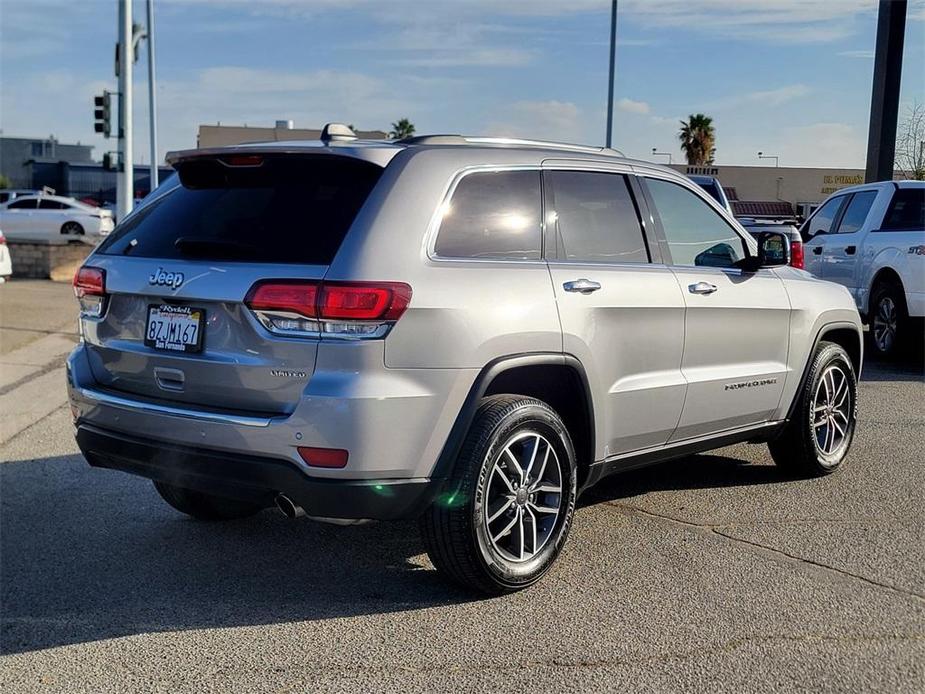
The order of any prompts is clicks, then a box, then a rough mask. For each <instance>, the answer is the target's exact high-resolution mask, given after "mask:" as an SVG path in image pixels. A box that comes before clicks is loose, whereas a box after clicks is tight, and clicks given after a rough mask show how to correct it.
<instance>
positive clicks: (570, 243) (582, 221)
mask: <svg viewBox="0 0 925 694" xmlns="http://www.w3.org/2000/svg"><path fill="white" fill-rule="evenodd" d="M546 182H547V188H546V193H547V207H548V208H549V209H551V210H553V214H551V215H550V218H549V219H547V222H548V225H547V229H549V236H548V238H549V239H550V241H549V247H548V248H547V253H548V254H549V255H550V256H551V257H555V258H558V259H559V260H575V261H587V262H596V263H647V262H649V255H648V253H647V252H646V245H645V241H643V237H642V228H641V227H640V225H639V218H638V216H637V214H636V207H635V205H634V204H633V199H632V197H631V196H630V191H629V188H628V186H627V182H626V177H625V176H621V175H619V174H608V173H589V172H581V171H552V172H549V173H547V174H546ZM550 227H551V228H550Z"/></svg>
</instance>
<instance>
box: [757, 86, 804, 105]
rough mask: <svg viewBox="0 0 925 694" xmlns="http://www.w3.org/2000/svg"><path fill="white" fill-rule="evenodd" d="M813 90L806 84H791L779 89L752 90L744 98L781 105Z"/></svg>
mask: <svg viewBox="0 0 925 694" xmlns="http://www.w3.org/2000/svg"><path fill="white" fill-rule="evenodd" d="M811 92H812V89H810V88H809V87H807V86H806V85H805V84H791V85H788V86H786V87H780V88H778V89H768V90H764V91H757V92H750V93H749V94H746V95H745V96H744V98H745V99H746V100H748V101H754V102H758V103H761V104H766V105H768V106H780V105H781V104H786V103H787V102H788V101H793V100H794V99H799V98H800V97H803V96H806V95H807V94H810V93H811Z"/></svg>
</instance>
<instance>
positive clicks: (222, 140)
mask: <svg viewBox="0 0 925 694" xmlns="http://www.w3.org/2000/svg"><path fill="white" fill-rule="evenodd" d="M387 134H388V133H384V132H382V131H381V130H358V131H357V135H359V136H360V137H361V138H363V139H367V140H382V139H385V137H386V136H387ZM319 137H321V129H320V128H318V129H314V128H309V129H306V128H293V127H292V121H291V120H279V121H276V126H275V127H272V128H255V127H253V126H250V125H222V124H221V123H219V124H217V125H200V126H199V134H198V135H197V136H196V146H197V147H199V148H200V149H205V148H207V147H228V146H230V145H241V144H244V143H245V142H274V141H281V140H317V139H318V138H319Z"/></svg>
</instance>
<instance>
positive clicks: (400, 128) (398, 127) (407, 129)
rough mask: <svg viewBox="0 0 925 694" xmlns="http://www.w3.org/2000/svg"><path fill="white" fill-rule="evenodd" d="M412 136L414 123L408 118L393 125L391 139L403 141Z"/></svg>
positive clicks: (401, 119)
mask: <svg viewBox="0 0 925 694" xmlns="http://www.w3.org/2000/svg"><path fill="white" fill-rule="evenodd" d="M412 135H414V123H412V122H411V121H410V120H408V119H407V118H400V119H399V120H398V121H396V122H395V123H392V132H390V133H389V139H390V140H401V139H402V138H404V137H411V136H412Z"/></svg>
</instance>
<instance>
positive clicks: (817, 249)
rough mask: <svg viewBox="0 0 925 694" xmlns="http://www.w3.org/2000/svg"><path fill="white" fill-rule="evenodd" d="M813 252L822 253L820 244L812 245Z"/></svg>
mask: <svg viewBox="0 0 925 694" xmlns="http://www.w3.org/2000/svg"><path fill="white" fill-rule="evenodd" d="M813 253H815V254H816V255H822V246H813Z"/></svg>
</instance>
